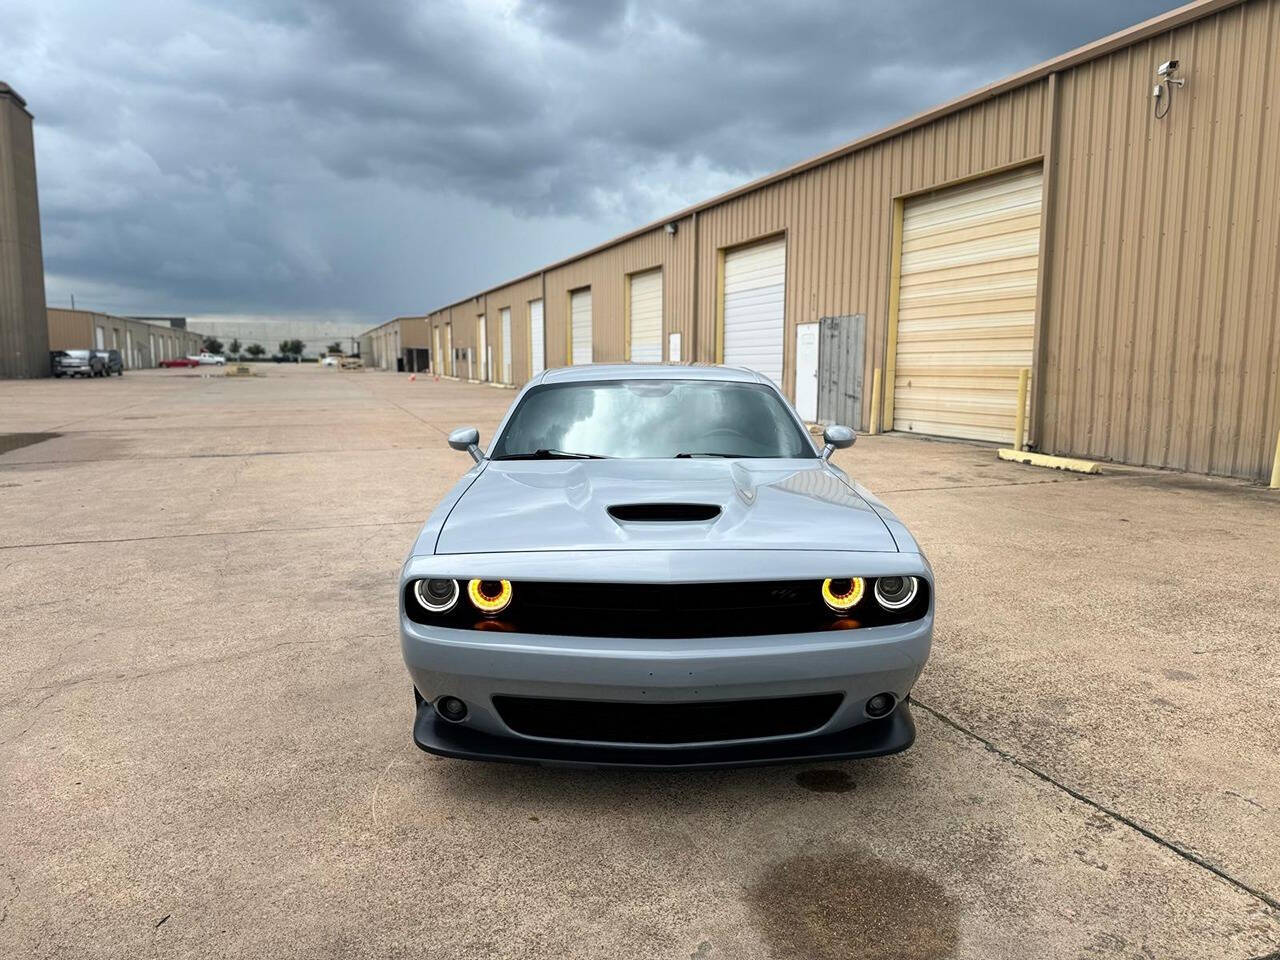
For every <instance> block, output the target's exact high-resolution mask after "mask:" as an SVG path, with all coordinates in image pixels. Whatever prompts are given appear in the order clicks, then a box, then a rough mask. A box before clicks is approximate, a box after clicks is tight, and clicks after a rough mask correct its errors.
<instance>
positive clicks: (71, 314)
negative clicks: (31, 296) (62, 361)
mask: <svg viewBox="0 0 1280 960" xmlns="http://www.w3.org/2000/svg"><path fill="white" fill-rule="evenodd" d="M47 313H48V335H49V349H50V350H91V349H93V317H94V315H93V314H92V313H88V312H86V311H84V310H61V309H58V308H57V307H50V308H49V309H48V311H47Z"/></svg>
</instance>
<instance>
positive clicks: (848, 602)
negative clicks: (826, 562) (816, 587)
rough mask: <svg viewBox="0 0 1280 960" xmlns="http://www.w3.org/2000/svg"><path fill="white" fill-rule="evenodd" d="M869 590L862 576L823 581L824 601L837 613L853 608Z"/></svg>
mask: <svg viewBox="0 0 1280 960" xmlns="http://www.w3.org/2000/svg"><path fill="white" fill-rule="evenodd" d="M866 590H867V582H866V581H865V580H863V579H862V578H861V577H846V578H845V579H843V580H841V579H834V580H833V579H831V578H830V577H828V578H827V579H826V580H823V581H822V601H823V603H825V604H826V605H827V606H828V607H830V608H831V609H832V610H834V611H836V612H837V613H844V612H845V611H846V610H852V609H853V608H854V607H856V606H857V605H858V601H859V600H861V599H862V595H863V594H864V593H865V592H866Z"/></svg>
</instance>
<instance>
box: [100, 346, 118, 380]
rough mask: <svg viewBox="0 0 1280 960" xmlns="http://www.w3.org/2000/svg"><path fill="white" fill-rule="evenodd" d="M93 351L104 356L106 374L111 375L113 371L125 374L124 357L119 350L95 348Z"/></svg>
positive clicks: (104, 371)
mask: <svg viewBox="0 0 1280 960" xmlns="http://www.w3.org/2000/svg"><path fill="white" fill-rule="evenodd" d="M93 352H94V354H95V355H96V356H99V357H101V358H102V362H103V364H104V366H105V369H104V370H103V373H104V375H105V376H108V377H109V376H111V374H113V373H114V374H116V375H117V376H121V377H123V376H124V358H123V357H122V356H120V351H119V350H95V351H93Z"/></svg>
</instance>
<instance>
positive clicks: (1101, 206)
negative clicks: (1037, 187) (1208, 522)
mask: <svg viewBox="0 0 1280 960" xmlns="http://www.w3.org/2000/svg"><path fill="white" fill-rule="evenodd" d="M1170 56H1175V57H1177V58H1179V59H1180V60H1181V62H1182V74H1183V75H1184V76H1185V77H1186V79H1187V84H1186V86H1185V87H1183V88H1182V89H1179V90H1176V91H1175V92H1174V95H1173V102H1172V105H1171V109H1170V112H1169V115H1168V116H1167V117H1166V118H1165V119H1164V120H1155V119H1154V118H1153V117H1152V104H1151V96H1150V86H1151V83H1152V75H1153V73H1154V68H1155V66H1156V65H1157V64H1159V63H1161V62H1162V61H1164V60H1167V59H1169V57H1170ZM1144 90H1145V91H1146V96H1145V97H1144V96H1143V95H1142V94H1143V91H1144ZM1060 92H1061V99H1060V119H1059V124H1058V150H1057V161H1056V164H1055V166H1056V176H1057V182H1056V185H1055V187H1054V196H1055V200H1056V202H1055V206H1054V215H1053V216H1054V224H1055V226H1054V230H1053V233H1052V239H1051V244H1050V245H1051V255H1050V259H1049V263H1048V285H1049V316H1048V320H1047V323H1046V324H1045V326H1044V328H1043V332H1042V336H1043V338H1044V348H1045V349H1044V366H1043V372H1042V379H1043V383H1042V384H1041V385H1040V388H1039V395H1040V396H1041V397H1042V403H1043V411H1042V416H1041V418H1040V420H1041V424H1042V427H1041V429H1042V433H1041V437H1040V441H1041V446H1042V447H1043V448H1044V449H1046V450H1050V451H1054V452H1062V453H1076V454H1083V455H1087V456H1091V457H1106V458H1110V459H1114V460H1119V461H1124V462H1128V463H1136V464H1148V465H1153V466H1164V467H1175V468H1179V469H1187V470H1193V471H1197V472H1204V473H1216V474H1227V475H1235V476H1242V477H1252V478H1262V477H1263V476H1264V471H1267V470H1269V469H1270V463H1271V455H1272V450H1273V444H1274V442H1275V437H1276V433H1277V430H1280V396H1278V391H1277V370H1280V305H1278V304H1277V276H1280V112H1277V111H1278V110H1280V3H1277V2H1275V0H1270V2H1255V3H1248V4H1245V5H1243V6H1239V7H1235V8H1233V9H1230V10H1227V11H1224V12H1222V13H1220V14H1217V15H1215V16H1212V17H1208V18H1205V19H1203V20H1200V21H1198V22H1196V23H1194V24H1190V25H1188V26H1185V27H1183V28H1180V29H1177V30H1174V31H1172V32H1171V33H1166V34H1163V35H1161V36H1159V37H1156V38H1153V39H1151V40H1149V41H1147V42H1144V43H1140V44H1137V45H1135V46H1132V47H1129V48H1128V49H1127V50H1123V51H1120V52H1117V53H1114V54H1111V55H1109V56H1106V57H1103V58H1101V59H1098V60H1095V61H1093V62H1091V63H1088V64H1085V65H1082V66H1080V67H1077V68H1076V69H1075V70H1072V71H1070V72H1069V73H1066V74H1064V75H1063V76H1062V78H1061V81H1060Z"/></svg>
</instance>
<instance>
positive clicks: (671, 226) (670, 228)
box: [665, 220, 676, 237]
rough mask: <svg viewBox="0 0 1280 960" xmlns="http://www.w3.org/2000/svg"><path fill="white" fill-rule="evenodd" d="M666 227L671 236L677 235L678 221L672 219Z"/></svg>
mask: <svg viewBox="0 0 1280 960" xmlns="http://www.w3.org/2000/svg"><path fill="white" fill-rule="evenodd" d="M665 229H666V231H667V233H669V234H670V235H671V236H673V237H674V236H675V235H676V222H675V221H674V220H672V221H671V222H670V223H668V224H667V226H666V228H665Z"/></svg>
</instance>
